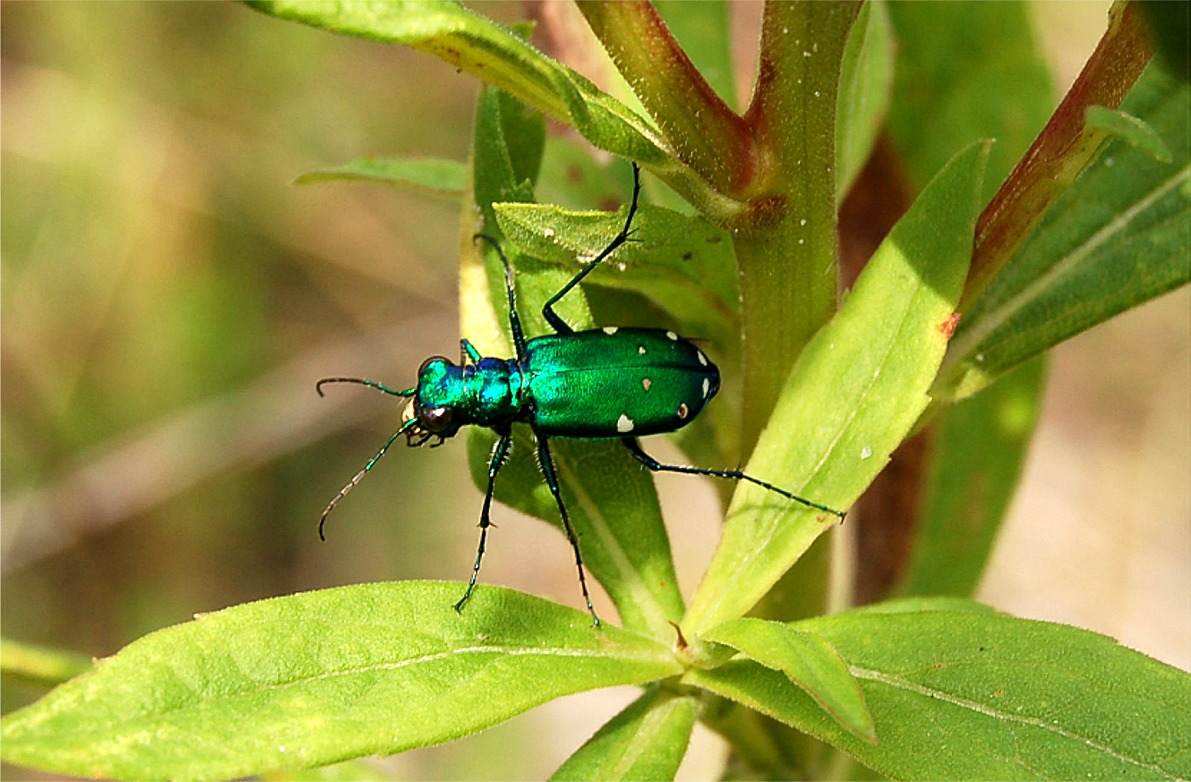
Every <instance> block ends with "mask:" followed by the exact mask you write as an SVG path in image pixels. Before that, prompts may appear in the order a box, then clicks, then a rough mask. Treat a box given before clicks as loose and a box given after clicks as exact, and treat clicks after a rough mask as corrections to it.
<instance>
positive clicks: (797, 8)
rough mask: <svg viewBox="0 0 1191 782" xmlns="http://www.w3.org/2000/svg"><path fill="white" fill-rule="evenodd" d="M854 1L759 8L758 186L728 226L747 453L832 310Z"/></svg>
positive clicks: (751, 118) (754, 112) (752, 112)
mask: <svg viewBox="0 0 1191 782" xmlns="http://www.w3.org/2000/svg"><path fill="white" fill-rule="evenodd" d="M859 9H860V6H859V4H856V3H851V2H845V3H837V2H822V3H784V2H773V3H768V4H767V5H766V6H765V14H764V18H763V21H762V32H761V56H760V65H759V70H758V77H757V85H756V90H755V92H754V95H753V102H752V104H751V105H750V106H749V109H748V112H747V113H746V115H745V119H746V121H747V122H748V123H749V125H750V126H751V127H752V128H753V132H754V134H755V137H756V139H757V142H758V145H759V149H760V154H761V163H762V167H761V171H760V172H759V176H758V181H757V188H756V189H755V191H754V195H753V196H752V198H751V200H750V204H749V208H748V209H747V210H745V212H743V213H742V214H741V215H740V216H739V217H738V218H737V219H736V220H735V221H733V224H732V225H730V226H729V228H730V229H731V230H732V232H733V240H734V242H735V246H736V253H737V264H738V268H739V273H740V294H741V300H742V306H743V310H742V321H743V323H742V326H743V329H742V332H743V340H744V358H743V373H742V374H743V378H744V417H743V431H742V445H743V452H744V453H746V454H747V453H748V452H750V451H751V449H752V446H753V444H754V443H755V442H756V439H757V437H758V436H759V435H760V433H761V430H762V428H764V426H765V422H766V421H767V420H768V418H769V414H770V411H771V410H772V409H773V404H774V402H775V401H776V400H777V396H778V393H779V392H780V391H781V388H782V386H783V384H784V382H785V380H786V375H787V373H788V372H789V369H790V367H791V366H792V365H793V363H794V360H795V359H796V358H797V357H798V354H799V352H800V351H801V350H802V347H803V345H805V344H806V342H807V340H809V339H810V337H811V335H812V334H814V333H815V332H816V331H817V330H818V329H819V328H820V327H821V326H822V325H823V324H824V323H825V322H826V321H827V320H828V319H829V318H830V317H831V315H832V314H833V313H834V312H835V308H836V301H837V296H838V286H839V280H838V260H837V257H836V256H837V252H836V251H837V237H836V213H835V170H834V164H835V111H834V108H835V105H836V94H837V91H838V85H839V73H840V61H841V59H842V57H843V50H844V44H845V42H846V40H847V36H848V30H849V29H850V28H851V26H852V23H853V22H854V20H855V19H856V15H857V14H858V13H859Z"/></svg>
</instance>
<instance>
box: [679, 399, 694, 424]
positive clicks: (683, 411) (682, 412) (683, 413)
mask: <svg viewBox="0 0 1191 782" xmlns="http://www.w3.org/2000/svg"><path fill="white" fill-rule="evenodd" d="M690 412H691V409H690V408H689V407H687V406H686V402H682V403H681V404H679V405H678V420H680V421H685V420H686V417H687V416H688V415H690Z"/></svg>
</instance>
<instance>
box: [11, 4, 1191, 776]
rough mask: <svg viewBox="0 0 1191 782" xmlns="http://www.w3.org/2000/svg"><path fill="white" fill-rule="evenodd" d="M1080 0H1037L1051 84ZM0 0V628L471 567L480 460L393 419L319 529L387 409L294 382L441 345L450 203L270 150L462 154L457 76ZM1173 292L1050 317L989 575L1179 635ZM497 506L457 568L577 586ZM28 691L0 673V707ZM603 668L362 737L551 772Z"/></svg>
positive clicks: (1058, 614)
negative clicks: (473, 731)
mask: <svg viewBox="0 0 1191 782" xmlns="http://www.w3.org/2000/svg"><path fill="white" fill-rule="evenodd" d="M1106 9H1107V4H1106V3H1043V4H1039V5H1038V6H1037V7H1036V10H1037V12H1038V20H1039V34H1040V36H1041V38H1042V39H1043V40H1044V41H1045V44H1046V47H1047V49H1048V52H1049V56H1050V57H1051V61H1052V62H1053V63H1054V65H1055V68H1056V81H1057V82H1058V84H1059V85H1060V86H1061V87H1063V88H1065V87H1066V85H1067V84H1069V83H1070V81H1071V80H1072V79H1073V78H1074V76H1075V74H1076V73H1077V72H1078V69H1079V68H1080V66H1081V65H1082V63H1083V60H1084V58H1085V57H1086V56H1087V54H1088V53H1089V52H1090V51H1091V50H1092V48H1093V46H1094V45H1095V41H1096V40H1097V38H1098V37H1099V35H1100V32H1101V30H1102V29H1103V26H1104V18H1105V12H1106ZM483 10H484V11H485V12H487V13H491V14H493V15H495V16H496V17H497V18H499V19H502V20H512V19H515V18H517V16H518V14H519V8H518V7H517V6H516V5H485V6H484V7H483ZM742 13H743V15H744V16H745V17H747V16H748V14H749V13H750V11H749V9H743V10H742ZM0 14H2V20H0V35H2V39H0V52H2V58H3V60H2V70H0V79H2V83H0V99H2V105H0V111H2V125H0V129H2V139H0V141H2V156H0V166H2V168H0V174H2V183H0V188H2V189H0V196H2V211H0V217H2V220H3V223H2V229H3V230H2V233H0V255H2V261H3V281H2V282H3V285H2V291H0V308H2V311H0V318H2V320H0V326H2V342H0V347H2V364H0V371H2V382H3V451H2V463H0V464H2V467H3V506H2V512H3V517H2V524H3V527H2V529H3V539H2V540H3V557H4V559H3V582H2V586H3V590H2V594H0V600H2V603H0V611H2V619H3V633H4V635H5V636H7V637H12V638H16V639H19V640H22V641H28V642H35V643H43V644H48V645H53V646H61V647H64V648H70V649H74V650H77V651H80V652H83V653H85V654H88V655H107V654H111V653H112V652H114V651H115V650H117V649H118V648H120V647H121V646H123V645H124V644H126V643H128V642H129V641H131V640H133V639H134V638H136V637H138V636H140V635H143V634H145V633H147V632H149V631H151V630H154V629H157V628H159V627H162V626H165V625H169V624H173V623H176V622H181V621H185V620H187V619H189V618H190V617H191V615H192V614H193V613H195V612H197V611H208V610H213V609H217V608H220V607H223V606H226V605H230V604H234V603H239V602H244V601H248V600H253V599H257V598H261V597H266V596H270V595H277V594H285V593H289V592H294V591H298V590H305V589H314V588H320V587H325V586H330V585H336V584H343V583H353V582H361V581H373V580H389V579H398V578H401V579H404V578H449V579H462V578H465V577H466V576H467V574H468V571H469V568H470V564H471V561H472V557H473V556H474V547H475V520H476V518H477V517H478V512H479V501H480V494H479V492H478V491H476V490H475V489H474V488H473V487H472V486H471V483H470V480H469V479H468V477H467V475H466V473H465V464H464V449H463V447H462V444H461V443H455V444H451V445H448V446H446V447H443V448H439V449H435V450H433V451H430V450H426V449H423V450H421V451H417V452H413V451H407V450H406V449H404V448H399V449H395V450H394V451H393V452H392V453H391V454H390V455H389V456H388V457H386V459H385V461H384V462H382V463H381V464H380V465H379V466H378V467H377V469H376V470H375V471H374V472H373V473H372V474H371V476H370V477H369V479H368V480H367V481H365V482H364V484H362V485H361V487H360V488H359V489H358V490H357V491H355V492H353V494H352V496H351V498H350V501H348V502H345V503H343V504H342V505H341V506H340V507H339V509H338V510H337V511H336V515H335V516H334V517H333V518H332V520H331V522H330V525H329V527H328V537H329V542H328V543H326V544H320V542H319V541H318V538H317V534H316V524H317V520H318V515H319V513H320V512H321V510H322V508H323V506H324V505H325V504H326V502H327V500H328V499H329V498H330V497H331V496H333V495H334V493H335V492H336V491H337V490H338V489H339V488H340V486H342V484H343V482H344V481H345V480H346V479H347V478H349V477H350V476H351V475H352V474H354V472H355V471H356V470H357V469H359V467H360V466H362V465H363V463H364V462H365V461H366V460H367V459H368V458H369V457H370V456H371V455H372V454H373V453H374V451H375V449H376V448H377V447H379V445H380V444H381V443H382V442H383V441H384V439H385V438H386V437H387V436H388V434H389V433H390V432H391V431H392V429H393V427H395V426H396V425H397V422H398V416H399V411H398V408H397V407H396V406H394V405H393V404H392V400H388V399H386V398H384V397H381V396H380V395H373V394H369V393H364V392H361V390H359V389H352V388H332V389H329V391H330V393H329V394H328V398H326V399H319V398H318V397H317V396H316V395H315V393H314V388H313V383H314V381H315V380H316V379H317V378H319V377H322V376H325V375H334V374H353V375H355V374H364V375H368V376H370V377H374V378H376V379H378V380H382V381H384V382H388V383H395V384H397V385H401V384H402V383H405V382H407V380H408V379H409V378H410V377H411V376H412V373H413V372H414V371H415V369H416V367H417V366H418V363H419V362H420V360H421V359H422V358H423V357H425V356H427V355H430V354H435V353H442V354H446V355H453V354H454V353H455V351H456V350H457V347H456V346H457V344H458V343H457V340H458V327H457V322H456V315H455V259H454V256H455V251H456V246H457V235H458V222H457V212H456V207H455V206H454V205H453V204H450V203H447V202H442V201H433V200H429V199H425V198H419V197H415V196H411V195H408V194H405V193H402V192H397V191H393V190H389V189H385V188H380V187H370V186H362V185H357V186H349V185H324V186H313V187H301V188H298V187H293V186H291V185H290V184H289V183H290V182H291V181H292V179H293V178H294V177H295V176H297V175H298V174H300V173H302V172H303V171H305V170H308V169H311V168H314V167H317V166H322V165H327V164H333V163H338V162H343V161H346V160H348V159H351V158H355V157H359V156H363V155H366V154H380V155H386V154H387V155H427V156H440V157H449V158H454V159H459V160H462V159H465V157H466V155H467V148H468V144H469V131H470V118H471V111H472V101H473V99H474V96H475V91H476V84H475V83H474V81H473V80H472V79H471V78H469V77H466V76H463V75H460V74H457V73H455V71H454V70H453V69H452V68H450V67H448V66H446V65H443V64H441V63H439V62H437V61H435V60H432V59H430V58H429V57H425V56H422V55H419V54H416V53H413V52H410V51H407V50H404V49H397V48H388V47H383V46H379V45H376V44H370V43H367V42H363V41H358V40H353V39H346V38H339V37H334V36H331V35H327V34H323V33H319V32H317V31H314V30H311V29H307V28H304V27H300V26H297V25H293V24H286V23H281V22H278V21H274V20H271V19H268V18H266V17H263V16H259V15H257V14H255V13H253V12H251V11H248V10H246V9H245V8H244V7H242V6H238V5H225V4H219V5H216V4H87V3H55V4H42V3H13V2H6V3H4V4H3V5H2V6H0ZM746 61H749V59H748V58H747V57H746ZM747 92H748V91H747V89H742V94H746V95H747ZM1189 313H1191V301H1189V298H1188V293H1187V291H1185V290H1184V291H1179V292H1176V293H1174V294H1172V295H1169V296H1167V297H1165V298H1163V299H1160V300H1158V301H1156V302H1153V303H1152V304H1150V305H1148V306H1146V307H1144V308H1142V309H1140V310H1138V311H1135V312H1133V313H1130V314H1129V315H1127V316H1125V317H1122V318H1119V319H1117V320H1115V321H1113V322H1111V323H1109V324H1106V325H1104V326H1102V327H1100V328H1098V329H1095V330H1093V331H1092V332H1089V333H1087V334H1085V335H1083V336H1081V337H1079V338H1077V339H1075V340H1073V341H1072V342H1070V343H1068V344H1066V345H1064V346H1062V347H1061V348H1060V349H1059V350H1058V351H1056V355H1055V357H1054V361H1053V364H1052V373H1051V386H1050V390H1049V393H1048V397H1047V403H1046V409H1045V412H1044V416H1043V421H1042V425H1041V428H1040V430H1039V433H1038V436H1037V439H1036V442H1035V446H1034V449H1033V451H1032V453H1031V455H1030V458H1029V461H1028V464H1027V475H1026V481H1025V484H1024V486H1023V489H1022V491H1021V493H1020V495H1019V496H1018V498H1017V500H1016V502H1015V503H1014V506H1013V511H1012V519H1011V522H1010V524H1009V525H1008V527H1007V528H1006V529H1005V531H1004V534H1003V535H1002V539H1001V541H1000V544H999V546H998V550H997V553H996V555H995V557H994V560H993V563H992V568H991V571H990V573H989V574H988V576H987V578H986V580H985V584H984V586H983V588H982V590H981V597H982V599H985V600H987V601H988V602H990V603H992V604H994V605H996V606H998V607H1000V608H1003V609H1006V610H1010V611H1013V612H1016V613H1018V614H1021V615H1024V616H1028V617H1035V618H1044V619H1053V620H1057V621H1063V622H1069V623H1073V624H1077V625H1081V626H1084V627H1088V628H1092V629H1095V630H1099V631H1101V632H1105V633H1108V634H1110V635H1113V636H1115V637H1117V638H1119V639H1120V640H1121V641H1122V642H1124V643H1126V644H1128V645H1130V646H1133V647H1135V648H1138V649H1141V650H1143V651H1145V652H1147V653H1149V654H1151V655H1153V656H1156V657H1158V658H1159V659H1162V660H1165V661H1167V662H1170V663H1172V664H1175V665H1178V666H1180V667H1182V668H1184V669H1191V597H1189V596H1191V499H1189V494H1188V477H1189V476H1191V391H1189V386H1191V384H1189V383H1188V380H1189V379H1191V349H1189V343H1191V339H1189V336H1191V315H1189ZM666 478H669V479H668V480H667V479H663V480H661V481H660V482H659V483H660V486H661V489H662V492H663V502H664V503H665V505H666V508H667V515H668V519H669V521H670V524H671V535H672V537H673V539H674V549H675V554H676V557H677V558H678V560H679V568H680V573H681V575H682V578H683V581H684V583H683V586H684V589H686V590H687V591H688V592H689V591H690V590H691V589H692V588H693V587H694V582H695V580H696V579H697V577H698V574H699V572H700V571H701V570H702V567H703V565H704V564H705V563H706V561H707V559H708V558H709V557H710V553H711V547H712V546H713V545H714V542H715V534H716V510H715V508H714V496H713V492H712V491H711V490H710V489H709V488H708V487H706V486H698V487H693V485H692V482H690V481H689V479H683V478H681V477H674V476H666ZM496 520H497V522H498V524H499V525H500V528H499V530H498V531H497V532H496V533H495V536H494V538H493V539H492V541H491V548H490V555H489V556H488V557H487V558H486V559H485V565H484V573H483V580H484V581H485V582H486V583H499V584H507V585H510V586H514V587H517V588H521V589H525V590H528V591H532V592H536V593H540V594H547V595H554V596H556V597H557V598H558V599H559V600H561V601H563V602H567V603H573V602H574V600H575V597H576V587H575V584H574V571H573V567H572V565H571V560H570V556H569V552H568V549H567V546H566V543H565V541H564V540H563V539H562V537H561V536H560V535H557V534H554V533H553V532H550V531H548V530H547V528H546V527H544V526H543V525H541V524H540V523H538V522H533V521H528V520H523V519H518V518H515V516H514V514H513V513H512V512H511V511H508V510H507V509H503V508H502V509H500V510H499V511H498V512H497V514H496ZM34 695H35V693H34V692H32V691H29V690H24V689H22V688H21V687H19V686H15V685H14V686H7V685H6V686H5V687H4V690H3V708H4V710H5V711H7V710H9V709H12V708H15V707H16V706H18V705H20V704H22V703H25V702H27V701H28V700H29V699H30V698H31V697H33V696H34ZM629 698H631V691H630V690H616V691H608V692H600V693H590V694H587V695H583V696H577V697H575V698H569V699H565V700H563V701H560V702H557V703H554V704H551V705H549V706H547V707H544V708H542V709H539V710H537V711H535V712H531V713H529V714H527V715H524V716H523V717H520V718H518V719H516V720H514V721H512V722H510V723H508V724H505V725H502V726H500V727H498V728H495V729H493V730H491V731H488V732H486V733H485V734H482V735H481V736H479V737H477V738H474V739H469V740H468V741H467V742H465V743H461V744H460V743H457V744H454V745H448V746H446V747H442V748H432V749H429V750H423V751H419V752H413V753H408V754H406V755H403V756H400V757H398V758H394V759H391V760H389V761H385V764H386V765H387V766H388V768H389V770H390V771H389V773H392V774H393V775H395V776H396V777H397V778H413V779H417V778H458V777H483V778H488V779H517V778H524V777H533V776H544V775H546V774H548V773H549V772H550V771H551V770H552V769H553V768H554V766H555V765H557V763H559V762H560V761H561V760H562V759H563V758H565V757H566V756H567V755H568V754H569V753H570V752H571V751H573V750H574V748H575V747H577V746H578V745H579V744H580V743H581V742H582V741H583V740H584V739H585V738H586V737H587V736H588V735H589V734H590V733H591V731H593V730H594V729H595V728H596V727H597V726H598V725H599V724H601V723H602V721H603V720H604V719H605V718H606V717H607V716H610V715H611V714H612V713H614V712H615V711H616V710H618V709H619V708H620V707H621V706H622V705H623V704H625V703H627V701H628V700H629ZM543 736H545V737H548V738H547V740H544V741H543V740H542V738H541V737H543ZM525 746H531V747H534V748H536V749H537V750H538V752H537V754H535V755H532V756H526V755H525V754H524V753H523V752H522V751H521V748H523V747H525ZM718 752H719V747H718V744H717V743H716V742H715V740H714V739H713V738H712V737H710V736H708V735H706V733H700V734H699V735H698V736H697V740H696V743H695V747H694V749H693V750H692V753H691V756H690V757H689V758H688V762H687V763H686V765H685V766H684V772H683V774H684V776H686V777H687V778H704V777H708V776H714V773H715V772H714V764H715V763H716V762H717V758H718Z"/></svg>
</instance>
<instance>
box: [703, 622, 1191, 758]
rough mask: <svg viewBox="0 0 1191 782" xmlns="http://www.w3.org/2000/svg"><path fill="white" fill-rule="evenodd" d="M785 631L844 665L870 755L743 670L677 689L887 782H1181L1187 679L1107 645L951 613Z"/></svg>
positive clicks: (728, 667) (1190, 733) (1190, 738)
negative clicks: (852, 680) (726, 703)
mask: <svg viewBox="0 0 1191 782" xmlns="http://www.w3.org/2000/svg"><path fill="white" fill-rule="evenodd" d="M927 602H928V601H925V600H917V601H915V604H916V606H917V607H919V608H922V607H925V604H926V603H927ZM948 603H949V605H950V607H951V608H954V607H955V605H956V601H954V600H950V601H948ZM795 626H796V627H799V628H801V629H803V630H806V631H808V632H813V633H816V634H819V635H822V636H823V637H824V638H826V639H828V640H829V641H830V642H831V643H832V645H833V646H834V647H835V648H836V649H837V650H838V651H839V653H840V655H841V656H842V657H843V658H844V660H845V661H846V662H847V663H848V666H849V668H850V670H851V672H852V674H853V675H854V676H855V677H856V678H857V679H858V680H859V681H860V686H861V689H862V690H863V691H864V696H865V699H866V700H867V701H868V705H869V708H870V709H871V711H872V714H873V718H874V721H875V726H876V734H877V739H878V742H879V743H877V744H870V743H867V742H865V741H862V740H860V739H859V738H857V737H856V736H855V735H854V734H852V733H850V732H848V731H846V730H844V729H843V728H842V727H841V726H840V724H839V723H838V722H836V721H835V720H833V719H831V718H830V717H828V716H827V715H826V714H825V713H824V712H823V711H822V710H821V709H819V708H818V706H817V705H816V704H815V703H814V702H813V701H812V700H811V698H810V696H808V695H807V694H806V692H805V691H803V690H801V689H800V688H797V687H795V686H794V685H793V684H791V683H790V680H789V679H787V678H786V677H785V676H784V675H782V674H781V673H779V672H777V671H774V670H771V669H768V668H765V667H763V666H761V665H759V664H757V663H753V662H751V661H743V660H741V661H735V660H734V661H731V662H729V663H727V664H725V665H723V666H720V667H719V668H715V669H713V670H706V671H700V670H692V671H690V672H689V673H688V674H687V676H686V677H685V678H686V681H688V682H689V683H691V684H696V685H699V686H703V687H706V688H707V689H709V690H711V691H713V692H717V693H719V694H721V695H724V696H725V697H728V698H731V699H732V700H736V701H738V702H740V703H743V704H745V705H748V706H750V707H752V708H755V709H758V710H760V711H762V712H764V713H765V714H768V715H770V716H772V717H774V718H776V719H779V720H781V721H783V722H786V723H787V724H789V725H791V726H793V727H796V728H798V729H799V730H802V731H805V732H807V733H809V734H810V735H812V736H815V737H817V738H820V739H822V740H824V741H826V742H828V743H830V744H832V745H834V746H836V747H839V748H841V749H843V750H844V751H846V752H848V753H849V754H851V755H852V756H853V757H855V758H856V759H857V760H859V761H860V762H861V763H863V764H865V765H866V766H868V767H869V768H872V769H874V770H876V771H877V772H879V773H880V774H883V775H885V776H887V777H891V778H894V779H1053V780H1067V779H1093V780H1097V779H1100V780H1119V779H1189V778H1191V676H1188V674H1187V673H1185V672H1183V671H1180V670H1178V669H1176V668H1172V667H1170V666H1168V665H1164V664H1162V663H1160V662H1157V661H1156V660H1152V659H1150V658H1148V657H1146V656H1144V655H1142V654H1139V653H1138V652H1135V651H1133V650H1131V649H1127V648H1125V647H1123V646H1120V645H1119V644H1117V643H1116V642H1115V641H1113V640H1112V639H1111V638H1107V637H1105V636H1102V635H1097V634H1096V633H1091V632H1088V631H1086V630H1081V629H1078V628H1075V627H1068V626H1065V625H1058V624H1051V623H1047V622H1033V621H1028V620H1024V619H1016V618H1014V617H1010V616H1005V615H1002V614H997V613H995V612H988V611H977V610H971V611H969V610H959V611H956V610H950V608H948V609H947V610H939V611H933V610H926V611H915V610H901V609H897V608H894V609H893V610H887V609H883V610H876V611H873V610H859V611H850V612H846V613H843V614H836V615H834V616H830V617H822V618H818V619H814V620H807V621H804V622H798V623H796V624H795ZM957 737H959V738H957Z"/></svg>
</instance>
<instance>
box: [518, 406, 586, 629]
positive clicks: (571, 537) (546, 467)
mask: <svg viewBox="0 0 1191 782" xmlns="http://www.w3.org/2000/svg"><path fill="white" fill-rule="evenodd" d="M534 436H535V437H537V440H538V464H539V465H540V466H541V468H542V476H543V477H544V478H545V479H546V485H547V486H549V487H550V493H551V494H553V495H554V501H555V502H557V503H558V513H559V515H561V516H562V528H563V531H564V532H566V535H567V541H568V542H570V544H571V548H572V549H573V550H574V552H575V567H577V568H578V569H579V587H580V588H581V589H582V590H583V600H584V602H586V603H587V611H588V613H590V614H591V624H592V627H599V626H600V618H599V617H598V616H596V612H595V608H594V607H593V606H592V604H591V596H590V595H588V594H587V575H586V574H585V573H584V572H583V555H582V554H580V553H579V537H578V536H577V535H576V534H575V529H574V528H573V527H572V526H571V519H570V517H569V516H568V515H567V506H566V505H565V504H563V501H562V491H561V490H560V489H559V488H558V475H557V474H556V473H555V471H554V458H553V457H552V456H550V446H548V445H547V444H546V436H545V435H543V434H541V433H539V432H538V431H537V430H536V429H535V430H534Z"/></svg>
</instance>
